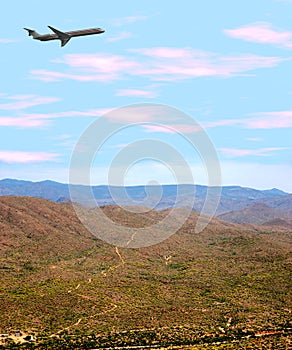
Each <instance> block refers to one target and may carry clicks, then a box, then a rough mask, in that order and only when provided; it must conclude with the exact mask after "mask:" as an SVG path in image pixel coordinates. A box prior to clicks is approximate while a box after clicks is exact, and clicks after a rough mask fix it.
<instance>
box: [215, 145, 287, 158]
mask: <svg viewBox="0 0 292 350" xmlns="http://www.w3.org/2000/svg"><path fill="white" fill-rule="evenodd" d="M285 149H286V148H281V147H267V148H260V149H235V148H219V151H220V152H221V153H222V154H223V155H225V156H227V157H231V158H232V157H246V156H258V157H260V156H261V157H262V156H270V155H271V154H270V153H272V152H275V151H282V150H285Z"/></svg>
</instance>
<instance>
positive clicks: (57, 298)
mask: <svg viewBox="0 0 292 350" xmlns="http://www.w3.org/2000/svg"><path fill="white" fill-rule="evenodd" d="M104 211H105V212H106V214H107V215H108V216H109V217H111V218H113V220H116V221H119V222H120V223H121V224H123V223H125V224H126V225H130V226H131V225H132V226H135V225H136V226H137V227H139V226H141V222H142V223H143V224H145V225H149V224H151V223H152V222H153V220H154V221H155V220H159V219H160V218H161V217H163V215H164V214H163V212H153V211H152V212H149V213H148V214H143V217H141V215H142V214H139V215H138V214H129V213H127V212H125V211H123V210H121V209H119V208H117V207H114V206H109V207H105V208H104ZM196 220H197V214H196V213H193V214H192V215H191V216H190V217H189V219H188V220H187V222H186V223H185V224H184V226H183V227H182V228H181V229H180V230H179V231H178V232H177V233H176V234H175V235H173V236H172V237H170V238H169V239H168V240H166V241H164V242H162V243H160V244H158V245H155V246H151V247H147V248H140V249H127V248H117V247H113V246H110V245H108V244H106V243H104V242H102V241H100V240H98V239H97V238H96V237H93V236H92V235H91V234H90V233H89V232H88V231H86V229H85V228H84V227H83V226H82V224H81V223H80V222H79V220H78V218H77V217H76V215H75V213H74V210H73V209H72V207H71V205H70V204H68V203H67V204H66V203H64V204H56V203H52V202H49V201H45V200H42V199H34V198H26V197H1V199H0V232H1V235H0V272H1V284H0V308H1V313H0V334H1V333H2V335H4V336H2V337H0V349H1V348H3V349H9V348H10V349H18V348H19V349H22V348H23V349H50V348H52V349H73V348H74V349H76V348H77V349H79V348H80V349H93V348H107V347H126V346H144V347H146V346H152V347H159V346H160V347H170V346H172V347H173V348H175V347H177V348H182V347H186V348H187V347H188V348H192V349H203V348H207V349H209V348H210V349H223V348H224V349H257V348H258V349H265V348H275V349H288V348H289V341H290V337H291V327H292V326H291V321H292V308H291V304H292V295H291V294H292V281H291V270H292V268H291V267H292V255H291V247H292V234H291V231H289V229H284V228H283V227H281V228H277V227H266V226H254V225H236V224H232V223H226V222H224V221H220V220H217V219H214V220H213V221H212V222H211V223H210V225H209V226H208V227H207V228H206V229H205V230H204V231H203V232H201V233H200V234H195V233H194V227H195V223H196ZM16 330H20V332H21V334H22V336H18V337H16V336H15V331H16ZM27 336H29V337H30V338H26V340H25V339H24V338H25V337H27ZM31 337H32V338H31ZM275 344H276V345H275Z"/></svg>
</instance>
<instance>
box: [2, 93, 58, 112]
mask: <svg viewBox="0 0 292 350" xmlns="http://www.w3.org/2000/svg"><path fill="white" fill-rule="evenodd" d="M6 99H12V100H15V101H14V102H10V103H0V110H1V109H2V110H17V109H26V108H29V107H34V106H39V105H43V104H50V103H54V102H58V101H60V99H59V98H57V97H38V96H35V95H15V96H7V97H6Z"/></svg>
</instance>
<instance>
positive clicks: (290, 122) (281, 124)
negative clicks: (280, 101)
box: [243, 110, 292, 129]
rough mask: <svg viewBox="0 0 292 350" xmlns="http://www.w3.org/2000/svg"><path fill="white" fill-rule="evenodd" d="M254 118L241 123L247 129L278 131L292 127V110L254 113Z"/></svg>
mask: <svg viewBox="0 0 292 350" xmlns="http://www.w3.org/2000/svg"><path fill="white" fill-rule="evenodd" d="M255 116H256V117H254V118H249V119H246V120H245V121H243V124H244V126H245V127H247V128H252V129H257V128H258V129H280V128H291V127H292V110H288V111H278V112H266V113H265V112H261V113H256V114H255Z"/></svg>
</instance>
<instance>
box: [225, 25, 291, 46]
mask: <svg viewBox="0 0 292 350" xmlns="http://www.w3.org/2000/svg"><path fill="white" fill-rule="evenodd" d="M224 33H225V34H226V35H228V36H231V37H233V38H236V39H242V40H245V41H250V42H256V43H262V44H273V45H278V46H282V47H287V48H291V47H292V32H288V31H282V30H276V29H273V28H272V25H271V23H267V22H256V23H253V24H249V25H246V26H242V27H239V28H236V29H225V30H224Z"/></svg>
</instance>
